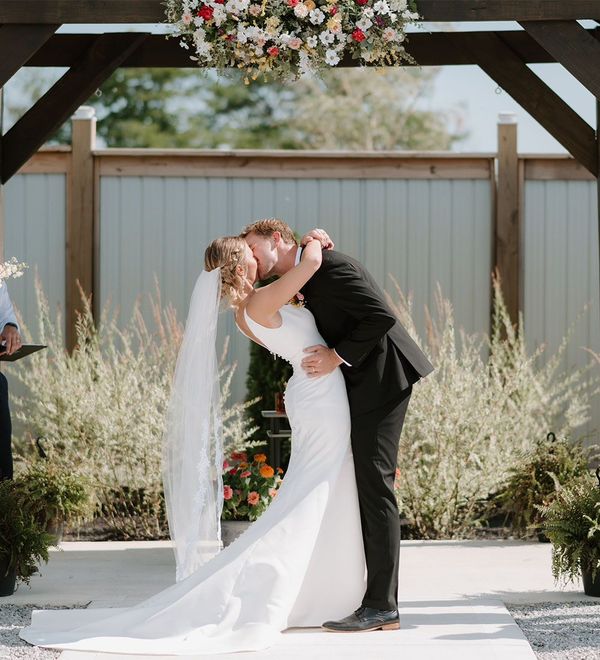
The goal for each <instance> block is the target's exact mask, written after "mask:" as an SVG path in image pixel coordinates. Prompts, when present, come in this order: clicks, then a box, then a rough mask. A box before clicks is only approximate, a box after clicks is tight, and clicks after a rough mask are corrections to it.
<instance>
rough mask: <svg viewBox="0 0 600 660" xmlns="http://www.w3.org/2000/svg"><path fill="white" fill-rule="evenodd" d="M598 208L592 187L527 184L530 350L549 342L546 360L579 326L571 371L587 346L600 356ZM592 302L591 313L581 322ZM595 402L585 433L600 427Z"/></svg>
mask: <svg viewBox="0 0 600 660" xmlns="http://www.w3.org/2000/svg"><path fill="white" fill-rule="evenodd" d="M597 208H598V198H597V189H596V184H595V183H593V182H588V181H527V182H526V184H525V213H524V227H523V232H524V234H523V239H524V254H523V264H524V275H523V280H524V282H523V295H524V301H523V309H524V312H523V314H524V319H525V320H524V323H525V332H526V338H527V343H528V348H529V349H530V350H533V349H534V348H535V347H536V346H539V345H541V344H542V343H544V342H546V343H547V349H546V351H545V355H544V360H545V359H546V358H547V356H549V355H552V354H553V353H554V352H555V351H556V349H557V348H558V346H559V344H560V342H561V340H562V338H563V337H564V336H565V334H566V333H567V330H568V329H569V327H570V326H573V325H574V327H573V334H572V337H571V340H570V342H569V344H568V347H567V351H566V356H565V360H564V362H563V367H566V368H575V367H582V366H583V365H585V364H586V363H588V362H589V361H590V360H591V359H592V358H591V356H590V354H589V353H588V352H587V351H585V350H583V347H588V348H591V349H592V350H594V351H595V352H596V353H598V352H600V313H599V309H598V297H599V291H598V215H597ZM588 303H589V304H590V308H589V310H588V311H587V312H585V313H584V314H583V316H581V318H580V320H579V321H576V320H577V317H578V316H579V315H581V314H582V313H583V310H584V306H585V305H586V304H588ZM594 403H595V405H594V407H593V419H592V421H591V422H590V423H589V424H588V425H587V427H586V428H584V429H583V428H582V429H580V431H581V433H597V429H598V428H600V409H599V408H598V405H597V403H598V401H597V399H596V400H595V402H594ZM542 432H543V430H542ZM596 440H597V436H596Z"/></svg>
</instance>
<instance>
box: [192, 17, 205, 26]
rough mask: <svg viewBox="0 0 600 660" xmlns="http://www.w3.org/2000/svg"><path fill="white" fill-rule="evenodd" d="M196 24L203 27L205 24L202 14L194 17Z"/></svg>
mask: <svg viewBox="0 0 600 660" xmlns="http://www.w3.org/2000/svg"><path fill="white" fill-rule="evenodd" d="M194 25H195V26H196V27H202V26H203V25H204V19H203V18H202V16H195V17H194Z"/></svg>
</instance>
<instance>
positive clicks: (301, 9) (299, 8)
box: [294, 2, 308, 18]
mask: <svg viewBox="0 0 600 660" xmlns="http://www.w3.org/2000/svg"><path fill="white" fill-rule="evenodd" d="M294 14H296V16H297V17H298V18H306V17H307V16H308V8H307V6H306V5H305V4H304V3H302V2H299V3H298V4H297V5H296V6H295V7H294Z"/></svg>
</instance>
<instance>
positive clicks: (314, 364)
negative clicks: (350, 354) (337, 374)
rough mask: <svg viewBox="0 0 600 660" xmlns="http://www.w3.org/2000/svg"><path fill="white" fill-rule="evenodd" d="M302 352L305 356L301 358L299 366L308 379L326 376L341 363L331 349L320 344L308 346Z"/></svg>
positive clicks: (340, 359)
mask: <svg viewBox="0 0 600 660" xmlns="http://www.w3.org/2000/svg"><path fill="white" fill-rule="evenodd" d="M304 352H305V353H306V354H307V355H306V357H305V358H303V360H302V362H301V364H302V368H303V369H304V371H305V372H306V373H307V374H308V377H309V378H318V377H319V376H326V375H327V374H330V373H331V372H332V371H333V370H334V369H335V368H336V367H339V365H340V364H342V362H343V360H342V358H340V356H339V355H338V354H337V353H336V352H335V351H334V350H333V348H328V347H327V346H323V345H322V344H317V345H315V346H309V347H308V348H305V349H304Z"/></svg>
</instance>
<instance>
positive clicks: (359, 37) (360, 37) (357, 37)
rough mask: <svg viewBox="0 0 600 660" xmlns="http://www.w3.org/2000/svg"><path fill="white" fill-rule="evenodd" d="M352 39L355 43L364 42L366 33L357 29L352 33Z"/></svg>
mask: <svg viewBox="0 0 600 660" xmlns="http://www.w3.org/2000/svg"><path fill="white" fill-rule="evenodd" d="M352 38H353V39H354V41H358V42H361V41H364V40H365V33H364V32H363V31H362V30H359V29H358V28H356V30H354V32H353V33H352Z"/></svg>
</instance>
